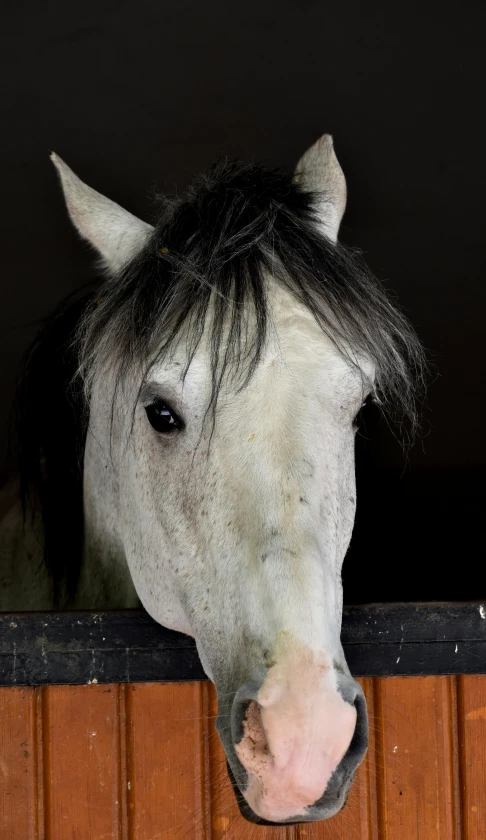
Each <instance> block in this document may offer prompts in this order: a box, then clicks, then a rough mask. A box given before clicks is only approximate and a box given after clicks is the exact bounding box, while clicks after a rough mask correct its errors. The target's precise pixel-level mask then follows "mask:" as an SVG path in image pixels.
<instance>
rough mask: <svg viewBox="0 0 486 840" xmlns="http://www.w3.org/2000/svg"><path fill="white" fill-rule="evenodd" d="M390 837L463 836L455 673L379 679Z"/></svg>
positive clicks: (440, 839)
mask: <svg viewBox="0 0 486 840" xmlns="http://www.w3.org/2000/svg"><path fill="white" fill-rule="evenodd" d="M376 687H377V690H376V692H375V708H376V711H377V718H378V723H379V725H380V732H379V741H380V752H381V753H382V757H383V766H384V773H383V786H382V791H381V802H382V808H383V814H382V819H383V825H384V837H385V838H386V840H460V837H459V836H457V832H456V825H457V821H456V814H455V798H454V786H455V784H457V768H456V767H455V766H454V760H453V759H454V744H453V729H454V727H453V691H454V683H453V678H452V677H390V678H387V679H381V680H377V681H376Z"/></svg>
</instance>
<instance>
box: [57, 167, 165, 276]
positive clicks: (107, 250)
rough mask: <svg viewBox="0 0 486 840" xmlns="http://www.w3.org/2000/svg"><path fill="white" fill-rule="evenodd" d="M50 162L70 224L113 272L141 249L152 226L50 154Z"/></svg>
mask: <svg viewBox="0 0 486 840" xmlns="http://www.w3.org/2000/svg"><path fill="white" fill-rule="evenodd" d="M51 160H52V162H53V164H54V166H55V167H56V169H57V171H58V173H59V177H60V179H61V184H62V188H63V191H64V197H65V199H66V204H67V208H68V211H69V215H70V217H71V220H72V222H73V224H74V225H75V227H76V228H77V230H78V231H79V233H80V234H81V236H82V237H83V239H86V240H87V241H88V242H89V243H90V244H91V245H92V246H93V248H95V249H96V250H97V251H98V253H99V254H100V256H101V257H102V259H103V263H104V264H105V266H106V268H108V269H109V270H110V271H112V272H113V273H116V272H117V271H119V270H120V269H121V268H122V267H123V265H125V263H127V262H128V261H129V260H130V259H131V258H132V257H133V256H135V254H136V253H137V252H138V251H140V250H141V249H142V248H143V246H144V245H145V243H146V241H147V239H148V238H149V236H150V234H151V232H152V230H153V228H152V226H151V225H148V224H146V222H142V221H141V220H140V219H137V217H136V216H132V214H131V213H129V212H128V210H124V209H123V207H120V205H119V204H115V202H114V201H111V200H110V199H109V198H105V196H104V195H101V194H100V193H98V192H96V190H92V189H91V187H88V185H87V184H84V183H83V181H81V180H80V179H79V178H78V177H77V175H75V174H74V172H73V171H72V169H70V168H69V166H67V164H65V163H64V161H63V160H61V158H60V157H58V155H56V154H55V153H54V152H51Z"/></svg>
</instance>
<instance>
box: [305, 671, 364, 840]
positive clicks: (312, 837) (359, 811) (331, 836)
mask: <svg viewBox="0 0 486 840" xmlns="http://www.w3.org/2000/svg"><path fill="white" fill-rule="evenodd" d="M358 682H359V683H361V686H362V688H363V691H364V693H365V697H366V704H367V707H368V718H369V722H370V738H369V747H368V752H367V754H366V757H365V760H364V761H363V763H362V764H361V766H360V767H359V768H358V771H357V773H356V778H355V780H354V782H353V785H352V787H351V790H350V792H349V797H348V801H347V803H346V805H345V807H344V808H343V810H342V811H341V812H340V813H339V814H337V815H336V816H335V817H332V818H331V819H330V820H325V821H323V822H319V823H313V824H311V825H307V826H306V825H303V826H299V828H298V829H297V838H298V840H342V839H343V838H346V840H353V838H356V840H378V838H379V826H378V812H377V794H376V783H377V777H376V772H377V769H376V768H377V761H376V754H375V751H376V743H375V737H374V732H375V722H374V721H375V710H374V691H373V680H372V679H371V678H363V679H360V680H358Z"/></svg>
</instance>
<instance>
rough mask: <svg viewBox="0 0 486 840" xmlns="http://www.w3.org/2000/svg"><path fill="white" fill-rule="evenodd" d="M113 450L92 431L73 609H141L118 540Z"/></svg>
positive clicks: (87, 448)
mask: <svg viewBox="0 0 486 840" xmlns="http://www.w3.org/2000/svg"><path fill="white" fill-rule="evenodd" d="M108 449H109V447H106V446H102V445H101V444H100V438H99V435H98V434H96V428H95V429H93V428H92V427H90V431H89V432H88V436H87V440H86V448H85V454H84V487H83V498H84V549H83V561H82V566H81V575H80V580H79V585H78V589H77V592H76V598H75V602H74V604H73V606H74V607H75V608H77V609H88V608H90V609H124V608H130V607H138V606H140V601H139V599H138V597H137V594H136V591H135V588H134V586H133V583H132V578H131V575H130V572H129V569H128V565H127V561H126V558H125V553H124V550H123V545H122V543H121V541H120V539H119V537H118V499H117V479H116V476H115V469H114V466H113V462H112V459H111V455H110V452H109V451H108Z"/></svg>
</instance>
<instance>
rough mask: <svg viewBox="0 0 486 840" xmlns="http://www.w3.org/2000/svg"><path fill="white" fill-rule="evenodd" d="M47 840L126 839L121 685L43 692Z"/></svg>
mask: <svg viewBox="0 0 486 840" xmlns="http://www.w3.org/2000/svg"><path fill="white" fill-rule="evenodd" d="M43 722H44V779H45V820H46V834H47V837H46V840H66V838H67V837H69V840H87V838H89V840H121V838H122V837H123V832H122V826H121V823H120V813H121V809H120V793H121V791H120V790H119V766H118V765H119V758H120V743H119V735H120V731H119V687H118V686H116V685H84V686H67V685H64V686H57V685H56V686H49V687H48V688H47V689H46V690H45V694H44V714H43Z"/></svg>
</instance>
